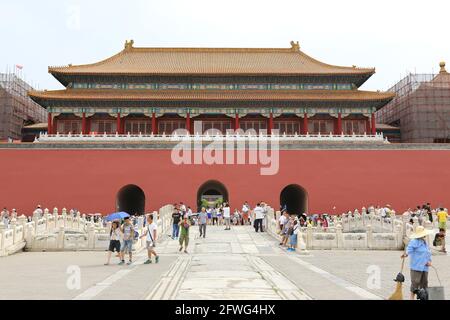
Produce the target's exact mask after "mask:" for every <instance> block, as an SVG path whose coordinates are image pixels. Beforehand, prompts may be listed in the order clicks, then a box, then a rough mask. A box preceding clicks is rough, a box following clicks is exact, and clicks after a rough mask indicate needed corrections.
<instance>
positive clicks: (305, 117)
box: [302, 113, 308, 134]
mask: <svg viewBox="0 0 450 320" xmlns="http://www.w3.org/2000/svg"><path fill="white" fill-rule="evenodd" d="M307 133H308V114H307V113H305V114H304V115H303V130H302V134H307Z"/></svg>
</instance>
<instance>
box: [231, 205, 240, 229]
mask: <svg viewBox="0 0 450 320" xmlns="http://www.w3.org/2000/svg"><path fill="white" fill-rule="evenodd" d="M240 220H241V215H240V214H239V210H238V209H234V213H233V225H235V226H237V225H238V224H239V222H240Z"/></svg>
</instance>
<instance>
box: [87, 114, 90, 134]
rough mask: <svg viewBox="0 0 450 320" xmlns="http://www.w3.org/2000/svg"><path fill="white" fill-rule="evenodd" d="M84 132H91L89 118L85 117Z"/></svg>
mask: <svg viewBox="0 0 450 320" xmlns="http://www.w3.org/2000/svg"><path fill="white" fill-rule="evenodd" d="M86 134H91V119H90V118H87V119H86Z"/></svg>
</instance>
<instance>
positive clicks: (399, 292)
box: [388, 256, 405, 300]
mask: <svg viewBox="0 0 450 320" xmlns="http://www.w3.org/2000/svg"><path fill="white" fill-rule="evenodd" d="M404 266H405V258H404V257H403V256H402V267H401V269H400V273H399V274H397V277H396V278H395V279H394V281H395V282H397V286H396V288H395V291H394V293H393V294H392V295H391V296H390V297H389V299H388V300H403V282H405V276H404V275H403V267H404Z"/></svg>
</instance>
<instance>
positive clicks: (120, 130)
mask: <svg viewBox="0 0 450 320" xmlns="http://www.w3.org/2000/svg"><path fill="white" fill-rule="evenodd" d="M116 131H117V133H118V134H122V126H121V121H120V112H119V113H118V114H117V130H116Z"/></svg>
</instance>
